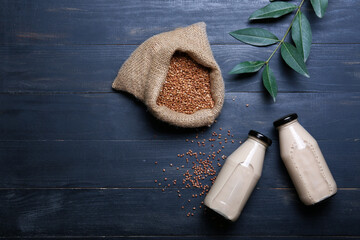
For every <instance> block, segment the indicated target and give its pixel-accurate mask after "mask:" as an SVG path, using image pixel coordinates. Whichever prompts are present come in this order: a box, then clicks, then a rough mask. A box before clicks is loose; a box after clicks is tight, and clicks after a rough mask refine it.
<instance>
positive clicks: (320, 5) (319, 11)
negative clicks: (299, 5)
mask: <svg viewBox="0 0 360 240" xmlns="http://www.w3.org/2000/svg"><path fill="white" fill-rule="evenodd" d="M311 5H312V6H313V9H314V11H315V13H316V15H317V16H318V17H319V18H322V17H323V16H324V14H325V12H326V8H327V6H328V0H311Z"/></svg>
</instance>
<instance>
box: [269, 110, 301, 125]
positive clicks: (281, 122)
mask: <svg viewBox="0 0 360 240" xmlns="http://www.w3.org/2000/svg"><path fill="white" fill-rule="evenodd" d="M297 118H298V115H297V114H296V113H292V114H289V115H286V116H283V117H282V118H279V119H278V120H276V121H274V127H276V128H277V127H280V126H281V125H284V124H285V123H289V122H291V121H293V120H295V119H297Z"/></svg>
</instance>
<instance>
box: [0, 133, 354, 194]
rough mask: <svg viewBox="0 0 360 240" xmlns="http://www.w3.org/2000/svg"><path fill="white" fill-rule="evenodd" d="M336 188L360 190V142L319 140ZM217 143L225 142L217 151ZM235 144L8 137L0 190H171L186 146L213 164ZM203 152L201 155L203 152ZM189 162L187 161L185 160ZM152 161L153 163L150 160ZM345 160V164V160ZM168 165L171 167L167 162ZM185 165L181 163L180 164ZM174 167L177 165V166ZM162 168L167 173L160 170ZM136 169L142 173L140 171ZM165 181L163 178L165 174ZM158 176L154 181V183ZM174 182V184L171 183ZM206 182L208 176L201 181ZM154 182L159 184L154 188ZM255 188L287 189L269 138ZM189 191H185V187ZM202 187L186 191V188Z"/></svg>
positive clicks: (1, 156) (1, 150) (0, 162)
mask: <svg viewBox="0 0 360 240" xmlns="http://www.w3.org/2000/svg"><path fill="white" fill-rule="evenodd" d="M319 145H320V147H321V148H322V151H323V154H324V156H325V158H326V160H327V163H328V165H329V168H330V169H331V171H332V173H333V175H334V178H335V179H336V182H337V185H338V187H339V188H360V176H359V174H358V172H359V171H360V162H359V161H358V160H359V159H358V157H357V156H359V155H360V141H358V142H353V141H338V140H334V141H320V142H319ZM220 146H224V147H225V148H224V149H221V147H220ZM238 146H239V144H238V141H237V142H236V143H231V142H228V143H224V142H223V143H222V145H219V144H218V142H215V144H214V147H211V145H210V144H209V143H207V144H206V146H205V147H198V146H197V144H196V143H193V144H191V143H190V142H185V141H184V140H183V141H10V142H6V141H3V142H0V166H2V167H1V168H0V188H79V187H80V188H99V187H108V188H109V187H110V188H159V189H161V188H164V187H167V184H171V186H170V187H171V188H177V189H181V188H184V187H185V185H183V184H182V180H183V178H184V177H183V174H184V173H185V172H186V171H187V170H189V171H190V172H192V170H191V167H192V166H193V164H192V162H193V161H195V158H194V157H190V156H186V157H183V158H179V157H177V155H178V154H182V153H186V152H187V151H188V150H189V149H191V150H192V151H193V152H203V153H206V154H207V155H208V154H210V153H213V152H214V151H218V149H221V150H222V151H221V153H219V154H217V158H220V161H217V158H216V159H215V160H214V163H213V166H214V167H215V169H216V170H217V171H219V169H220V167H218V166H217V162H219V163H221V164H223V162H224V160H222V159H221V156H222V155H226V156H229V155H230V154H231V153H232V152H233V151H234V150H235V149H236V148H237V147H238ZM207 155H206V156H207ZM187 157H188V158H189V160H190V161H189V163H186V160H185V159H186V158H187ZM155 162H157V164H155ZM344 163H346V164H344ZM170 164H172V167H171V166H170ZM182 165H183V166H184V167H181V166H182ZM177 167H179V169H177ZM162 169H165V170H166V172H163V171H162ZM139 170H141V173H139ZM165 177H166V178H167V181H164V178H165ZM154 180H157V183H154ZM173 180H177V184H176V185H173V183H172V181H173ZM205 182H206V184H210V180H207V181H205ZM158 183H161V184H162V185H161V186H159V185H158ZM257 187H258V188H260V189H268V188H292V187H293V185H292V183H291V180H290V178H289V177H288V173H287V171H286V170H285V167H284V165H283V163H282V161H281V159H280V154H279V146H278V143H277V142H274V144H273V146H271V147H270V148H269V149H268V151H267V154H266V158H265V161H264V168H263V173H262V177H261V180H260V181H259V183H258V185H257ZM186 191H188V190H186ZM193 191H195V192H197V193H198V194H199V193H200V192H201V190H197V189H195V190H191V192H193Z"/></svg>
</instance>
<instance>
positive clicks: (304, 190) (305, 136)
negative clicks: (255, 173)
mask: <svg viewBox="0 0 360 240" xmlns="http://www.w3.org/2000/svg"><path fill="white" fill-rule="evenodd" d="M297 118H298V115H297V114H296V113H294V114H290V115H287V116H284V117H282V118H280V119H278V120H276V121H275V122H274V126H275V127H276V128H277V130H278V131H279V141H280V155H281V158H282V160H283V162H284V164H285V166H286V169H287V171H288V172H289V175H290V177H291V179H292V181H293V183H294V185H295V188H296V191H297V193H298V195H299V197H300V199H301V201H302V202H303V203H304V204H305V205H312V204H315V203H318V202H320V201H322V200H324V199H326V198H328V197H330V196H332V195H334V194H335V193H336V191H337V187H336V182H335V180H334V178H333V176H332V175H331V172H330V170H329V167H328V165H327V164H326V161H325V159H324V156H323V155H322V153H321V150H320V148H319V145H318V143H317V142H316V140H315V139H314V138H313V137H312V136H311V135H310V134H309V133H308V132H307V131H306V130H305V129H304V128H303V127H302V126H301V125H300V123H299V122H298V121H297Z"/></svg>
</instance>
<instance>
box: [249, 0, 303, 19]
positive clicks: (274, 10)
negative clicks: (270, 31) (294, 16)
mask: <svg viewBox="0 0 360 240" xmlns="http://www.w3.org/2000/svg"><path fill="white" fill-rule="evenodd" d="M296 8H297V6H296V5H294V4H292V3H288V2H283V1H278V2H272V3H269V4H268V5H266V6H265V7H263V8H260V9H259V10H256V11H255V12H253V13H252V14H251V16H250V17H249V20H256V19H264V18H278V17H281V16H283V15H285V14H288V13H291V12H292V11H294V10H295V9H296Z"/></svg>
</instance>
